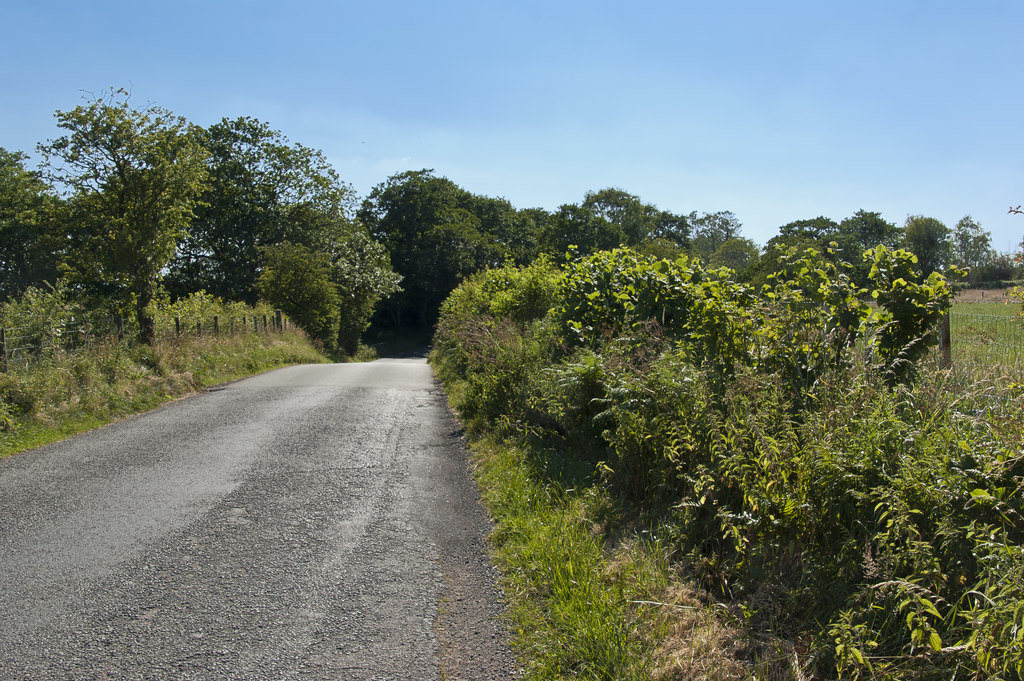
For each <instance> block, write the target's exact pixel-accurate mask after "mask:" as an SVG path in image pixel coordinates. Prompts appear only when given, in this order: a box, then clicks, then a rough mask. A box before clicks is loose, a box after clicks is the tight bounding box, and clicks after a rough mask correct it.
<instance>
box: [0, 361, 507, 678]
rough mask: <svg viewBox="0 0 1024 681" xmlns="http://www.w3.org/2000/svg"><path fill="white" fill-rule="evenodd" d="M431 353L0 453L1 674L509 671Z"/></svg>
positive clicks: (448, 674) (479, 518) (350, 367)
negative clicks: (430, 361)
mask: <svg viewBox="0 0 1024 681" xmlns="http://www.w3.org/2000/svg"><path fill="white" fill-rule="evenodd" d="M487 530H488V522H487V519H486V516H485V514H484V513H483V511H482V509H481V507H480V506H479V503H478V501H477V494H476V489H475V488H474V486H473V484H472V482H471V480H470V478H469V475H468V472H467V465H466V454H465V450H464V448H463V443H462V441H461V439H460V437H459V433H458V429H457V426H456V424H455V423H454V422H453V420H452V419H451V417H450V415H449V413H448V410H447V406H446V404H445V400H444V396H443V394H442V392H441V390H440V388H439V387H438V386H437V385H436V384H435V383H434V381H433V379H432V375H431V371H430V368H429V367H428V366H427V365H426V363H425V361H424V360H423V359H422V358H419V359H406V360H381V361H377V362H371V363H365V364H340V365H310V366H300V367H292V368H289V369H281V370H278V371H273V372H270V373H267V374H263V375H261V376H257V377H255V378H251V379H247V380H244V381H239V382H236V383H232V384H228V385H226V386H222V387H219V388H215V389H213V390H210V391H207V392H205V393H203V394H200V395H197V396H195V397H191V398H189V399H185V400H181V401H178V402H175V403H173V404H170V405H167V406H165V407H163V408H161V409H158V410H156V411H154V412H150V413H148V414H144V415H142V416H138V417H134V418H131V419H127V420H125V421H121V422H119V423H116V424H113V425H110V426H107V427H105V428H102V429H100V430H97V431H94V432H92V433H88V434H85V435H82V436H79V437H76V438H73V439H71V440H68V441H65V442H62V443H58V444H56V445H51V446H48V447H42V448H40V449H36V450H33V451H31V452H26V453H23V454H19V455H17V456H13V457H10V458H8V459H6V460H0V678H2V679H5V680H6V679H33V680H35V679H40V680H42V679H76V680H81V679H253V680H260V679H268V680H270V679H274V680H280V679H340V680H348V679H353V680H359V679H409V680H420V679H446V680H448V681H454V680H455V679H474V680H476V679H508V678H512V677H514V676H515V675H516V672H515V660H514V657H513V656H512V654H511V653H510V652H509V649H508V647H507V640H506V636H505V634H504V631H503V629H502V626H501V624H500V620H499V619H498V618H497V616H498V615H499V614H500V606H499V605H498V600H497V597H496V592H495V589H494V578H495V575H494V573H493V569H492V567H491V566H490V564H489V562H488V560H487V559H486V557H485V548H484V537H485V534H486V532H487Z"/></svg>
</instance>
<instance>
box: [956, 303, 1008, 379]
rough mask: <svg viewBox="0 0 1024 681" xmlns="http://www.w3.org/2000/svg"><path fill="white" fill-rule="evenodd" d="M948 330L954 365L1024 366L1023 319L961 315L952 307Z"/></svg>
mask: <svg viewBox="0 0 1024 681" xmlns="http://www.w3.org/2000/svg"><path fill="white" fill-rule="evenodd" d="M949 327H950V341H951V342H950V346H951V350H952V360H953V363H954V365H956V364H970V365H978V366H990V367H997V366H1001V367H1005V368H1018V369H1019V368H1022V367H1024V318H1022V317H1020V316H1015V315H1012V314H1006V315H997V314H977V313H964V312H958V311H957V310H956V308H954V309H953V310H952V311H951V312H950V315H949Z"/></svg>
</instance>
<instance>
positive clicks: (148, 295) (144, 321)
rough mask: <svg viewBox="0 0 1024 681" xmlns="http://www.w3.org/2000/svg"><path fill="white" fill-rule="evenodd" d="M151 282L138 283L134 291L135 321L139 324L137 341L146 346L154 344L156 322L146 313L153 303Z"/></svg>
mask: <svg viewBox="0 0 1024 681" xmlns="http://www.w3.org/2000/svg"><path fill="white" fill-rule="evenodd" d="M153 289H154V286H153V282H151V281H143V282H139V285H138V286H137V287H136V291H135V319H136V320H137V321H138V322H139V341H141V342H142V343H145V344H146V345H153V344H154V343H156V320H154V319H153V318H152V317H151V316H149V314H148V313H147V308H148V307H149V304H150V303H151V302H153V293H154V290H153Z"/></svg>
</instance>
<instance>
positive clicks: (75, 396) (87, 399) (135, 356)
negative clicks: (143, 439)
mask: <svg viewBox="0 0 1024 681" xmlns="http://www.w3.org/2000/svg"><path fill="white" fill-rule="evenodd" d="M323 361H325V359H324V357H323V355H322V354H320V353H319V352H318V351H317V350H316V349H315V348H313V346H312V345H311V344H310V343H309V341H308V340H307V338H306V336H305V335H304V334H303V333H302V332H301V331H299V330H297V329H293V330H290V331H285V332H283V333H272V334H269V335H268V334H257V333H250V334H246V335H236V336H227V335H222V336H212V335H211V336H203V337H201V338H197V337H194V336H192V337H183V338H181V339H177V340H167V341H160V342H158V343H157V344H156V345H154V346H145V345H138V344H134V343H125V342H118V341H117V340H116V339H110V340H108V341H106V342H103V343H99V344H96V345H93V346H90V347H88V348H84V349H81V350H77V351H75V352H73V353H66V352H61V351H57V352H54V353H52V354H50V355H49V356H47V357H44V358H40V359H38V360H37V361H34V362H32V363H31V364H30V365H27V366H25V365H18V366H12V367H11V368H10V369H9V370H8V371H6V372H0V457H2V456H8V455H10V454H13V453H16V452H19V451H23V450H25V449H29V448H31V447H35V446H39V445H41V444H45V443H47V442H53V441H55V440H59V439H62V438H65V437H68V436H70V435H73V434H75V433H79V432H83V431H85V430H89V429H92V428H95V427H97V426H100V425H103V424H105V423H109V422H111V421H113V420H116V419H118V418H122V417H124V416H127V415H129V414H134V413H138V412H140V411H144V410H147V409H151V408H153V407H156V406H158V405H160V404H162V403H164V402H166V401H169V400H172V399H176V398H179V397H183V396H185V395H188V394H191V393H194V392H196V391H198V390H202V389H203V388H206V387H208V386H211V385H214V384H217V383H224V382H227V381H232V380H235V379H238V378H242V377H245V376H250V375H253V374H256V373H260V372H262V371H266V370H269V369H273V368H277V367H281V366H286V365H289V364H300V363H310V362H323Z"/></svg>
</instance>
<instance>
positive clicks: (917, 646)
mask: <svg viewBox="0 0 1024 681" xmlns="http://www.w3.org/2000/svg"><path fill="white" fill-rule="evenodd" d="M866 257H867V258H868V259H869V261H870V262H871V263H872V268H871V281H872V283H873V290H871V291H865V290H863V289H858V288H857V287H856V286H854V285H853V284H852V283H851V281H850V278H849V276H848V274H847V272H846V270H845V269H844V268H843V266H841V265H835V264H833V263H832V261H831V260H830V259H826V258H822V257H820V255H819V254H817V253H816V252H814V251H813V250H812V251H805V252H799V253H798V252H795V251H790V252H789V253H787V254H784V255H783V257H782V258H781V260H780V262H781V263H782V265H781V267H780V268H779V272H777V273H776V274H775V275H774V276H773V277H770V278H769V280H768V284H767V285H766V286H765V287H764V288H763V289H762V290H760V291H755V290H752V289H751V288H750V287H748V286H745V285H742V284H739V283H736V282H735V281H733V278H732V277H731V273H730V271H729V270H725V269H722V270H710V271H709V270H706V269H704V268H702V266H701V265H700V264H699V263H696V262H693V261H689V260H687V259H686V258H679V259H677V260H675V261H667V260H654V259H652V258H647V257H644V256H641V255H638V254H637V253H635V252H632V251H629V250H625V249H620V250H616V251H609V252H602V253H596V254H593V255H590V256H587V257H585V258H571V259H570V260H569V261H568V262H567V263H566V264H565V265H564V266H563V267H562V268H561V269H560V270H559V269H558V268H555V267H553V266H552V265H551V264H550V263H546V262H545V263H538V264H537V265H535V266H533V267H531V268H525V269H515V268H509V267H506V268H503V269H501V270H497V271H492V272H487V273H482V274H479V275H477V276H475V277H473V278H471V279H470V280H469V281H467V282H466V283H465V284H463V286H462V287H460V288H459V289H458V290H456V291H455V293H453V295H452V297H451V298H450V299H449V300H448V302H447V303H446V304H445V307H444V308H443V309H442V314H441V319H440V322H439V325H438V334H437V336H436V338H435V347H436V352H435V355H434V362H435V365H436V366H437V367H438V369H439V373H440V375H441V376H442V378H443V380H445V382H446V385H447V386H448V387H449V390H450V393H451V394H452V396H453V403H454V405H455V407H456V408H457V409H458V410H460V411H461V412H462V413H463V414H467V415H469V416H471V417H473V418H475V419H477V424H478V425H486V424H502V425H503V426H504V428H505V432H506V433H507V434H515V433H518V434H520V435H525V436H526V439H525V440H524V441H525V442H534V443H536V444H537V445H538V446H539V447H540V448H539V449H537V451H538V455H537V456H540V457H543V456H548V457H551V456H562V457H570V458H574V459H576V460H580V461H584V462H590V463H589V465H590V466H591V467H592V468H591V469H592V470H593V473H592V478H591V481H590V482H589V483H588V485H592V486H594V488H596V489H600V490H602V491H603V493H604V494H607V495H609V497H610V498H611V499H614V500H615V505H616V507H617V508H619V509H621V511H622V515H621V517H620V521H619V522H620V524H622V525H624V526H633V527H636V526H637V525H638V524H639V525H640V526H645V527H648V528H649V529H650V532H651V533H652V534H656V535H658V536H660V537H662V538H663V539H664V540H665V541H666V544H667V545H668V546H669V547H671V549H672V551H673V557H674V559H675V560H676V561H677V563H678V564H679V565H680V566H682V569H684V570H686V571H687V572H689V573H691V574H693V575H695V576H696V577H697V578H698V579H699V581H700V583H701V584H702V585H703V586H704V588H705V589H707V591H708V592H709V593H710V594H713V595H714V598H716V599H721V600H724V601H726V602H730V603H736V604H738V607H740V609H741V610H742V611H743V612H744V613H745V622H746V623H747V626H749V627H750V628H751V629H752V630H756V631H759V632H771V633H772V634H773V635H777V636H784V637H787V638H789V639H790V640H792V641H794V642H795V643H794V645H797V646H798V647H800V648H801V649H802V650H803V651H804V655H803V659H804V662H803V665H804V671H810V672H811V673H813V674H814V675H815V676H816V677H821V678H825V677H830V676H833V675H837V676H839V677H841V678H854V677H863V678H950V677H952V676H954V675H956V676H957V677H958V678H959V677H965V678H1005V679H1013V678H1020V676H1021V674H1022V671H1024V670H1022V660H1024V593H1022V591H1024V587H1022V586H1021V585H1022V584H1024V582H1022V576H1024V575H1022V571H1024V551H1022V548H1021V543H1022V539H1024V519H1022V517H1021V512H1022V509H1021V502H1022V480H1024V430H1022V426H1021V424H1022V423H1024V399H1022V396H1021V394H1020V388H1019V387H1018V388H1012V389H1010V390H1011V392H1010V393H1007V392H1006V390H1007V389H1006V388H1005V386H1003V387H1001V388H1000V387H998V386H995V385H989V386H980V387H978V388H977V389H976V390H973V391H967V392H964V391H963V390H953V389H952V383H951V382H950V379H949V377H948V375H947V374H941V373H936V374H933V373H927V372H924V373H922V372H921V371H920V367H921V362H922V360H923V357H924V356H925V352H926V350H927V348H928V347H929V346H930V345H931V344H932V343H933V342H934V325H935V323H936V322H937V320H938V319H939V317H940V316H941V315H942V314H943V313H944V312H945V310H946V309H948V306H949V302H950V296H951V292H950V290H949V288H948V286H947V284H946V282H945V280H944V279H942V278H941V277H940V276H939V275H932V276H930V277H929V278H928V279H926V280H923V279H921V278H920V277H918V276H917V275H916V274H915V273H914V271H913V269H912V264H913V256H912V255H911V254H909V253H906V252H903V251H898V250H897V251H889V250H887V249H884V248H879V249H874V250H873V251H869V252H868V253H867V254H866ZM868 301H871V304H869V302H868ZM545 308H549V309H545ZM1013 390H1016V392H1013ZM993 395H999V396H1001V397H1000V399H993ZM555 452H560V453H558V454H556V453H555ZM606 527H608V526H607V525H606ZM608 531H609V532H612V534H614V531H612V530H611V529H609V530H608Z"/></svg>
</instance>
